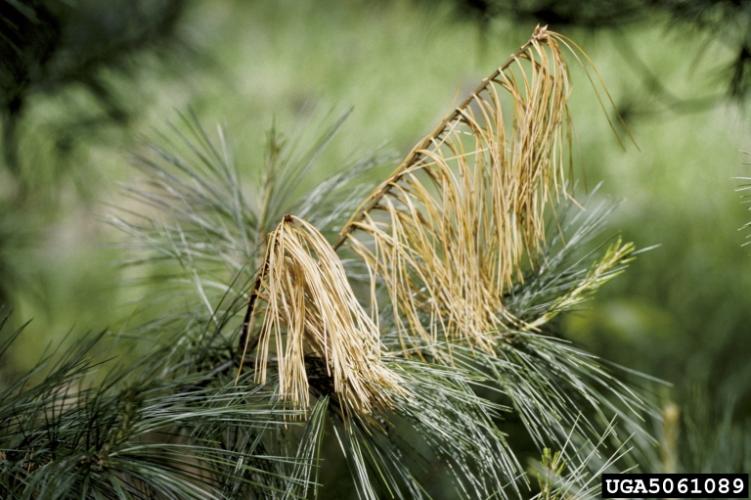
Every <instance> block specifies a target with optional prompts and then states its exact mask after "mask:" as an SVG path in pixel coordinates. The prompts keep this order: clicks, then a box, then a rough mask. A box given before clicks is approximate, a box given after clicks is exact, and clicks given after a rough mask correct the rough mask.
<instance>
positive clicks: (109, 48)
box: [0, 0, 186, 180]
mask: <svg viewBox="0 0 751 500" xmlns="http://www.w3.org/2000/svg"><path fill="white" fill-rule="evenodd" d="M185 5H186V2H185V0H157V1H140V0H138V1H112V2H106V3H103V2H98V1H91V0H74V1H65V0H32V1H21V0H6V1H3V2H2V3H0V115H1V116H2V127H3V136H2V137H3V141H2V148H3V152H4V155H3V159H4V163H5V166H6V167H7V168H10V169H11V170H12V171H14V172H15V173H16V174H18V171H19V169H20V164H21V161H22V160H21V159H20V158H19V151H18V148H19V145H18V140H19V139H18V136H17V130H18V127H19V124H20V121H21V120H22V119H23V117H24V114H25V112H26V109H27V107H28V105H29V101H30V100H32V99H34V98H35V96H36V95H39V94H46V95H54V94H55V93H59V92H61V91H63V90H64V89H66V88H70V87H74V86H80V87H82V88H84V89H86V91H87V92H88V93H90V94H91V96H92V97H93V98H94V99H95V102H96V104H97V105H98V107H99V108H100V110H92V109H89V110H88V112H87V113H85V114H82V115H81V116H74V117H68V119H67V120H66V123H65V124H64V126H63V127H61V129H60V130H59V132H60V133H59V137H57V141H58V146H59V151H60V152H61V153H62V152H64V151H65V150H66V149H68V148H70V146H71V143H72V142H74V141H75V140H76V139H77V137H78V136H79V135H86V134H91V133H92V132H94V131H96V128H97V127H98V126H100V125H101V124H103V123H104V122H106V121H112V122H115V123H117V124H119V125H124V124H125V123H126V121H127V119H128V117H129V115H130V113H131V111H132V109H131V108H132V105H133V104H134V101H133V100H128V99H123V98H122V97H121V96H118V95H117V92H116V90H115V89H114V88H113V87H112V85H111V81H110V79H111V78H112V76H113V75H114V74H117V75H120V76H121V77H122V76H127V75H128V74H130V73H132V72H133V63H134V56H135V55H137V54H138V53H140V52H143V51H146V50H151V51H153V50H161V51H166V50H167V49H168V48H170V46H172V47H174V46H176V45H177V44H178V40H179V39H178V38H176V28H177V26H178V22H179V20H180V16H181V14H182V12H183V10H184V9H185ZM97 111H98V112H97ZM29 177H30V180H31V179H33V173H32V174H31V175H30V176H29Z"/></svg>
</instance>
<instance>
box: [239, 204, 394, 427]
mask: <svg viewBox="0 0 751 500" xmlns="http://www.w3.org/2000/svg"><path fill="white" fill-rule="evenodd" d="M252 293H253V297H252V298H251V300H252V301H253V303H254V304H255V302H256V301H258V300H260V302H262V303H263V305H262V306H260V307H259V306H258V305H256V306H255V307H253V308H252V311H251V316H255V314H259V315H260V314H263V320H262V323H261V325H260V330H259V332H258V334H257V338H256V339H254V340H253V341H252V342H253V344H254V346H255V347H256V349H255V350H256V357H255V369H256V371H255V373H256V381H257V382H259V383H261V384H264V383H266V381H267V372H268V369H269V365H270V364H272V363H273V364H274V365H276V367H277V374H278V383H279V394H280V397H281V398H282V399H285V400H288V401H290V402H292V403H293V404H295V405H298V406H302V407H307V406H308V405H309V398H310V396H309V394H310V386H309V379H308V374H307V373H306V360H308V361H309V360H311V359H315V360H317V361H322V362H323V365H324V366H325V370H326V376H327V377H329V378H330V379H331V380H332V382H333V391H334V393H335V394H336V395H337V396H338V398H339V401H340V403H341V404H342V406H343V407H344V408H345V409H346V410H349V411H354V412H357V413H358V414H368V413H370V412H372V411H373V410H374V409H376V408H381V409H382V408H387V407H389V406H391V397H390V394H394V393H395V392H396V393H402V392H403V389H401V386H400V380H399V377H398V376H397V375H396V374H395V373H393V372H392V371H391V370H389V369H388V368H387V367H386V366H385V365H384V363H383V362H382V360H381V343H380V339H379V332H378V328H377V326H376V324H375V323H374V322H373V320H372V319H371V318H370V316H369V315H368V314H367V313H366V312H365V311H364V310H363V308H362V307H361V305H360V304H359V302H358V301H357V299H356V297H355V295H354V292H353V291H352V288H351V286H350V284H349V281H348V279H347V275H346V273H345V271H344V267H343V266H342V263H341V261H340V259H339V256H338V255H337V254H336V252H335V251H334V249H333V248H332V247H331V245H330V244H329V243H328V241H326V239H325V238H324V237H323V235H321V233H320V232H319V231H318V230H317V229H316V228H315V227H313V226H312V225H311V224H309V223H307V222H305V221H304V220H302V219H300V218H297V217H294V216H291V215H288V216H286V217H285V218H284V219H283V220H282V222H280V223H279V225H277V227H276V228H275V229H274V230H273V231H272V232H271V234H270V235H269V238H268V245H267V249H266V255H265V258H264V263H263V266H262V269H261V272H260V274H259V276H258V278H257V280H256V284H255V286H254V289H253V291H252ZM252 319H253V317H250V318H248V320H249V321H252ZM250 342H251V340H250V339H249V337H247V336H246V338H245V344H246V345H245V346H244V350H246V351H247V345H248V343H250Z"/></svg>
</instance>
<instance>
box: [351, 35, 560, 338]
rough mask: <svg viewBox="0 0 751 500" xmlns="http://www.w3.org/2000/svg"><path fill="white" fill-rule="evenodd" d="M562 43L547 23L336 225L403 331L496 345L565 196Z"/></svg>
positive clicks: (510, 322)
mask: <svg viewBox="0 0 751 500" xmlns="http://www.w3.org/2000/svg"><path fill="white" fill-rule="evenodd" d="M562 46H564V47H565V46H567V43H566V41H565V40H564V39H563V38H562V37H560V35H557V34H556V33H553V32H551V31H548V30H547V29H546V28H545V27H538V28H536V29H535V32H534V34H533V35H532V37H531V38H530V40H529V41H528V42H527V43H525V44H524V45H523V46H522V47H521V48H520V49H519V51H517V52H516V53H515V54H514V55H513V56H512V57H511V58H510V59H509V61H508V62H507V63H506V64H504V65H503V66H501V67H500V68H499V69H497V70H496V71H495V72H493V74H491V75H490V76H489V77H487V78H485V79H484V80H483V81H482V83H481V85H480V86H479V87H478V88H477V90H476V91H475V92H473V93H472V94H471V95H470V96H469V97H468V98H467V99H466V100H465V101H464V102H463V103H462V104H461V105H460V106H459V107H458V108H457V109H456V110H454V111H453V112H452V113H451V114H449V116H447V117H446V118H445V119H444V120H443V121H442V122H441V123H440V124H439V125H438V127H436V129H435V130H434V131H433V132H431V133H430V134H428V135H427V136H426V137H425V138H423V139H422V140H421V141H420V142H419V143H418V144H417V145H416V146H415V147H414V148H413V149H412V151H410V153H409V154H408V155H407V157H406V158H405V159H404V160H403V161H402V163H401V164H400V165H399V166H398V167H397V169H396V170H395V171H394V172H393V174H392V175H391V176H390V177H389V178H388V179H387V180H386V181H385V182H384V183H383V184H381V186H379V187H378V188H377V189H376V190H375V191H374V192H373V193H372V194H371V195H370V196H369V197H368V198H367V199H366V200H365V201H364V202H363V203H362V205H361V206H360V207H359V209H358V210H357V211H356V213H355V214H354V215H353V216H352V218H351V219H350V220H349V221H348V222H347V224H346V225H345V226H344V227H343V229H342V231H341V238H340V240H339V242H338V243H337V245H336V247H337V248H338V247H339V246H341V245H342V244H343V243H345V242H348V243H349V244H350V245H351V247H352V248H353V249H354V250H355V252H356V253H357V254H359V255H360V256H361V257H362V258H363V259H364V261H365V262H366V264H367V265H368V267H369V269H370V271H371V275H372V276H374V277H375V278H374V279H380V280H381V281H382V282H383V284H384V285H385V287H386V289H387V290H388V295H389V297H390V301H391V305H392V307H393V314H394V320H395V322H396V324H397V325H398V328H399V330H400V332H407V331H409V332H412V333H417V334H418V335H419V336H420V337H422V338H423V339H424V340H425V341H435V340H438V339H440V338H446V339H454V340H461V341H466V342H468V343H469V344H470V345H472V346H475V347H478V348H481V349H484V350H491V349H492V345H493V340H492V337H491V336H490V335H488V332H489V331H492V330H493V329H497V328H498V327H499V326H501V325H504V324H518V320H516V319H515V318H513V317H512V316H511V315H510V314H509V313H508V312H507V311H506V310H505V309H504V304H503V296H504V293H506V292H507V291H508V290H509V288H510V287H511V286H512V285H513V284H514V283H517V282H519V281H521V280H522V278H523V275H522V273H523V269H524V266H525V263H530V262H533V261H534V259H535V257H536V253H537V251H538V249H539V248H540V245H541V244H542V242H543V241H544V238H545V213H546V208H547V207H548V205H549V204H550V202H551V201H552V200H554V199H556V198H557V197H558V196H559V195H560V194H561V193H564V192H565V189H566V187H565V186H566V179H565V170H566V166H567V164H568V162H567V158H568V153H567V152H568V146H567V143H568V142H570V136H569V115H568V109H567V99H568V96H569V90H570V89H569V78H568V69H567V66H566V62H565V61H564V59H563V55H562Z"/></svg>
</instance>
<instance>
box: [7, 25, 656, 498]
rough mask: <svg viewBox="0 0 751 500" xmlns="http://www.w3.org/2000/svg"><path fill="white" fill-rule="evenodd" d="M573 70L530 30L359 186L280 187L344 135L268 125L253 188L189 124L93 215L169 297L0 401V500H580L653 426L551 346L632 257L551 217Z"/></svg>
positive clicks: (576, 208) (628, 250)
mask: <svg viewBox="0 0 751 500" xmlns="http://www.w3.org/2000/svg"><path fill="white" fill-rule="evenodd" d="M569 57H571V58H573V60H576V61H579V62H581V63H582V66H583V67H585V69H590V70H591V68H590V67H589V63H588V62H587V61H588V60H587V59H586V56H585V55H584V54H583V53H582V52H581V50H580V49H579V48H578V47H577V46H576V45H575V44H573V42H571V41H570V40H568V39H567V38H565V37H563V36H562V35H560V34H557V33H555V32H552V31H550V30H548V29H547V28H545V27H538V28H537V29H536V30H535V32H534V33H533V35H532V37H531V38H530V40H529V41H528V42H527V43H525V44H524V45H523V46H522V47H521V48H520V49H519V50H518V51H517V52H516V53H514V54H513V55H512V56H511V58H510V59H509V60H508V62H506V63H505V64H504V65H502V66H501V67H500V68H499V69H498V70H496V71H495V72H493V73H492V74H491V75H490V76H489V77H488V78H486V79H484V80H483V81H482V83H481V85H480V86H479V87H478V89H477V90H476V91H475V92H474V93H472V94H471V95H470V96H469V97H468V98H467V100H466V101H464V102H463V103H462V104H461V105H460V106H459V107H458V108H457V109H456V110H455V111H453V112H452V113H451V114H449V116H447V118H446V119H445V120H443V121H442V122H441V123H440V124H439V125H438V127H436V129H435V130H434V131H433V132H431V133H430V134H429V135H427V136H426V137H425V138H424V139H423V140H421V141H420V142H419V143H418V144H417V145H416V146H415V148H414V149H413V150H412V151H411V152H410V153H409V154H408V155H407V157H406V158H405V159H404V160H403V161H402V162H401V163H399V164H398V166H397V168H396V170H395V171H394V172H393V173H392V174H391V175H390V176H389V177H388V178H387V179H386V181H384V182H383V183H382V184H381V185H379V186H376V187H375V188H371V187H370V186H368V185H367V183H364V182H363V180H362V179H363V178H365V177H366V175H365V174H366V173H368V174H372V173H374V172H377V171H378V169H377V167H378V166H379V165H381V164H383V163H384V158H381V157H379V156H373V157H368V158H365V159H363V160H362V161H360V162H357V163H355V164H353V165H348V166H346V167H345V168H343V169H342V170H341V172H340V173H338V174H335V175H334V176H333V177H331V178H330V179H328V180H326V181H324V182H323V183H322V184H321V185H320V186H319V187H317V188H316V189H314V190H312V191H311V192H310V193H301V192H300V189H298V187H297V182H296V180H298V179H301V178H303V177H304V176H305V175H306V174H307V172H309V171H310V169H311V168H313V167H314V165H315V164H316V159H317V158H318V157H319V155H320V152H321V150H322V149H323V148H325V146H326V144H327V143H328V141H329V140H330V139H331V137H332V136H333V135H334V134H335V132H336V130H337V129H338V128H340V127H341V126H342V123H343V119H344V117H343V118H342V119H339V120H336V121H335V122H334V123H333V124H332V125H330V126H328V127H324V129H323V132H322V133H321V135H320V137H319V138H318V139H317V140H316V141H314V144H313V146H312V147H311V148H309V149H307V150H306V149H303V148H301V147H299V145H297V144H295V143H296V142H299V141H292V144H295V145H294V146H292V147H290V146H289V144H290V142H287V141H284V140H282V139H281V138H280V136H279V134H278V133H277V132H276V131H272V132H271V133H270V134H269V141H268V152H267V156H266V162H265V163H266V165H265V169H264V173H263V176H262V178H261V179H260V181H259V182H258V188H257V189H255V190H252V188H250V189H249V186H247V185H246V184H245V183H243V182H242V181H241V178H240V174H239V169H238V168H237V166H236V163H235V160H234V158H233V156H232V154H231V149H230V147H229V146H228V144H227V141H226V139H225V136H224V133H223V131H221V130H219V131H218V132H217V135H216V138H215V139H212V138H211V137H210V135H209V134H208V133H207V132H206V131H205V130H204V129H203V128H201V126H200V125H199V124H198V121H197V120H196V119H195V118H194V117H190V116H188V117H185V119H184V123H183V126H181V127H176V128H175V130H174V133H173V134H172V135H170V136H168V137H164V142H165V143H168V144H167V145H166V146H153V147H151V148H150V150H149V151H147V152H145V153H144V154H142V155H140V156H139V157H138V159H137V166H138V168H140V170H141V172H142V173H143V174H144V175H143V180H142V181H141V182H140V183H138V184H137V185H135V186H133V187H131V188H128V190H127V193H128V194H129V195H130V197H132V198H133V200H134V202H135V204H136V205H137V206H138V207H140V208H139V209H138V210H134V209H133V207H132V204H129V208H128V210H123V211H122V212H121V213H120V214H119V215H118V216H116V217H113V219H112V222H113V224H115V225H116V226H117V227H119V228H120V229H122V230H123V231H124V232H125V233H126V234H127V235H129V238H128V244H129V245H130V246H131V249H130V251H131V252H132V254H133V256H134V258H133V260H132V261H131V262H129V264H130V265H131V266H134V267H136V268H138V269H142V270H143V269H146V270H148V271H149V272H151V273H156V274H157V276H158V277H159V280H160V282H161V283H165V282H166V283H169V286H166V287H164V288H160V289H159V291H158V293H155V294H154V295H149V296H148V297H146V298H144V309H146V307H145V306H146V304H148V305H150V306H153V307H152V308H153V309H155V310H156V311H157V312H156V313H155V314H153V315H150V316H149V317H152V318H153V319H151V320H150V321H142V322H141V323H140V326H139V327H137V328H131V329H130V330H129V331H128V334H129V335H128V336H129V337H135V338H136V346H137V347H136V349H143V345H142V344H148V345H149V346H152V347H150V348H151V349H152V351H151V352H150V354H149V355H147V356H141V357H140V359H139V361H138V362H137V363H135V364H130V363H124V366H123V367H118V366H113V365H114V364H115V363H114V362H113V361H109V362H105V363H98V362H96V361H94V360H95V359H96V353H97V352H98V349H100V347H99V346H101V344H102V343H103V342H109V341H111V340H109V339H107V338H105V337H106V336H104V335H95V336H90V337H88V338H87V339H86V340H85V341H81V342H79V343H77V345H76V347H75V348H74V349H72V350H71V351H69V352H67V353H66V354H65V355H63V356H60V355H59V354H57V355H54V356H49V357H47V358H45V359H44V360H43V361H42V362H41V363H40V365H39V366H38V367H37V368H36V369H35V370H33V371H32V372H31V373H29V374H27V375H25V376H24V377H22V378H20V379H19V380H18V381H17V382H15V383H14V384H12V385H10V386H9V387H8V388H6V389H4V392H3V394H2V396H1V397H0V494H1V495H2V496H3V497H12V498H15V497H18V498H73V497H76V498H266V497H272V498H276V497H283V498H298V497H314V496H316V495H319V494H321V495H323V494H324V493H325V492H327V491H329V492H330V491H338V492H339V494H341V492H342V491H344V492H351V493H353V494H355V495H356V496H357V497H358V498H367V499H371V498H372V499H375V498H423V497H439V498H456V497H461V498H488V497H493V498H496V497H497V498H531V497H533V496H537V497H538V498H587V497H593V496H595V495H596V491H597V487H598V486H599V484H598V482H597V481H596V479H595V478H596V477H597V474H599V473H600V472H602V471H604V470H613V469H615V468H617V467H618V464H619V463H620V462H621V461H622V459H625V458H627V455H629V451H630V447H631V446H632V443H637V442H640V440H641V439H642V438H648V436H647V434H646V433H645V431H644V430H643V420H642V419H643V417H644V415H645V414H647V413H648V412H649V411H650V408H649V406H648V405H646V404H645V403H644V402H643V401H642V399H641V398H640V397H639V396H638V394H637V393H636V392H634V390H632V389H631V388H630V387H629V386H627V385H626V384H624V383H623V382H622V381H621V379H623V378H624V374H623V373H615V372H614V369H611V368H608V367H607V365H606V364H605V363H603V362H601V361H599V360H598V359H597V358H595V357H593V356H592V355H590V354H588V353H586V352H582V351H580V350H578V349H577V348H575V347H574V346H573V345H572V344H570V343H569V342H567V341H566V340H564V339H561V338H560V337H559V336H557V335H556V332H555V328H554V327H555V322H554V321H553V319H554V318H555V317H556V316H557V315H558V314H560V313H562V312H564V311H567V310H570V309H572V308H575V307H577V306H578V305H579V304H580V303H581V302H582V301H583V300H584V299H586V298H587V297H588V296H589V295H591V294H592V293H594V291H596V289H597V288H599V287H600V286H601V285H603V284H604V283H606V282H607V281H608V280H609V279H611V278H613V277H614V276H616V275H617V274H618V273H620V272H622V271H623V270H624V268H625V266H626V265H627V264H628V262H630V260H631V259H633V256H634V247H633V245H631V244H623V243H622V242H621V241H620V240H619V239H615V240H613V241H611V242H610V243H608V241H607V238H603V237H602V235H601V229H602V226H603V222H604V220H605V219H606V217H607V215H608V213H609V212H610V210H611V208H610V207H609V205H607V204H605V203H602V202H598V201H597V196H596V195H593V196H591V197H590V198H589V200H587V201H583V202H575V201H573V189H572V188H571V186H572V183H571V182H570V179H568V178H567V175H566V172H567V170H570V169H568V165H569V164H570V161H569V160H570V147H571V141H570V135H569V133H568V130H569V111H568V107H567V101H568V96H569V94H570V85H571V84H570V81H569V71H568V67H567V64H566V59H567V58H569ZM598 98H599V95H598ZM368 190H370V191H368ZM145 264H146V266H145ZM155 269H156V270H157V271H155ZM6 323H7V320H6V322H5V323H4V325H6ZM6 326H7V325H6ZM6 330H7V328H6ZM20 334H21V332H20V331H19V332H17V333H16V334H14V335H10V337H8V335H7V334H6V335H4V336H3V338H9V340H7V341H6V342H5V343H4V344H3V346H2V349H1V350H0V354H2V353H3V352H5V351H6V350H7V349H8V348H9V347H10V346H11V344H12V342H13V338H15V336H17V335H20ZM154 345H156V347H155V348H154V347H153V346H154ZM529 450H536V451H534V453H535V454H536V456H538V457H542V460H541V461H540V462H539V463H537V464H536V465H533V466H531V467H529V466H528V459H529V457H528V455H529ZM551 450H553V451H551ZM337 463H339V464H342V463H346V465H347V470H348V474H347V475H346V477H339V478H336V474H335V473H333V472H332V471H331V470H330V468H331V467H332V465H331V464H337ZM438 464H440V465H438ZM436 467H440V469H438V470H440V471H441V472H440V476H437V475H436ZM324 476H326V478H327V479H329V480H328V481H327V480H324ZM332 477H333V478H335V479H334V480H331V479H330V478H332Z"/></svg>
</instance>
